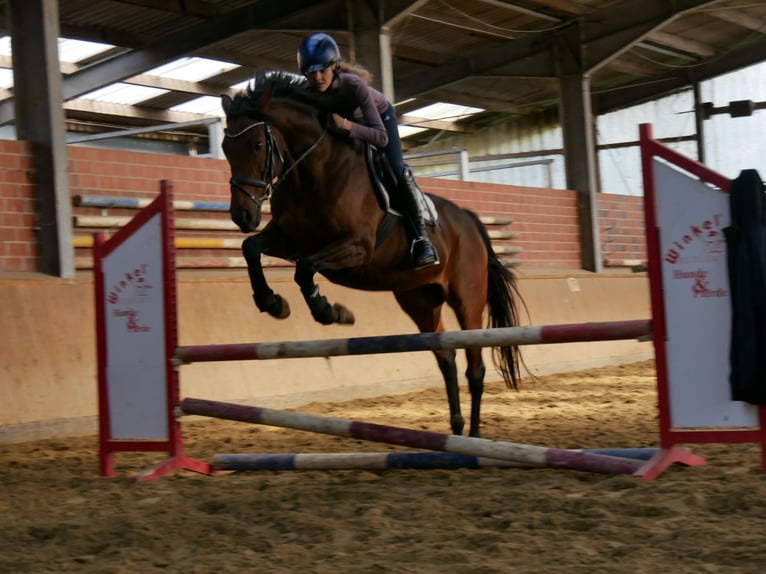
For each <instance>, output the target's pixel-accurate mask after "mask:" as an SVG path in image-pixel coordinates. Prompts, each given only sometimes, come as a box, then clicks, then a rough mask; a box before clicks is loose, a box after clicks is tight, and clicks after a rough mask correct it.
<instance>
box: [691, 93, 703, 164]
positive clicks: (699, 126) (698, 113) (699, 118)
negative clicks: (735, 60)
mask: <svg viewBox="0 0 766 574" xmlns="http://www.w3.org/2000/svg"><path fill="white" fill-rule="evenodd" d="M692 87H693V88H694V125H695V126H696V132H695V139H696V141H697V161H699V162H700V163H705V115H704V113H703V111H702V95H701V94H700V83H699V82H698V81H696V80H695V81H694V83H693V84H692Z"/></svg>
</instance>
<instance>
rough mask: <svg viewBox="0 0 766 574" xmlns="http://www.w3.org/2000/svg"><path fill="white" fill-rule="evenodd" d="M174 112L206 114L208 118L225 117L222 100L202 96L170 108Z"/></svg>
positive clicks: (215, 97) (216, 97)
mask: <svg viewBox="0 0 766 574" xmlns="http://www.w3.org/2000/svg"><path fill="white" fill-rule="evenodd" d="M170 110H171V111H174V112H186V113H190V114H204V115H206V116H223V115H224V114H223V108H222V107H221V98H220V97H218V96H202V97H200V98H195V99H193V100H190V101H188V102H184V103H183V104H178V105H177V106H173V107H172V108H170Z"/></svg>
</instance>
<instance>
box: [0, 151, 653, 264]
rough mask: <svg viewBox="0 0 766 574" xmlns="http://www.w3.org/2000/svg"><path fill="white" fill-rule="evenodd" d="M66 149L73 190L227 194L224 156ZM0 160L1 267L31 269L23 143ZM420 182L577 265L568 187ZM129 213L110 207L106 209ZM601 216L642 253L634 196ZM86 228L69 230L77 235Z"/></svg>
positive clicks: (615, 242)
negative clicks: (163, 185) (164, 187)
mask: <svg viewBox="0 0 766 574" xmlns="http://www.w3.org/2000/svg"><path fill="white" fill-rule="evenodd" d="M68 151H69V166H68V170H69V174H70V187H71V190H70V191H71V194H72V196H73V197H74V196H75V195H83V196H92V195H95V196H99V195H100V196H109V197H135V198H146V197H153V196H155V195H156V194H157V192H158V189H159V183H158V182H159V180H160V179H169V180H171V181H172V182H173V187H174V191H175V195H176V198H177V199H185V200H192V201H221V202H227V201H228V199H229V186H228V183H227V182H228V178H229V172H228V165H227V163H226V161H225V160H213V159H201V158H193V157H181V156H172V155H159V154H149V153H142V152H129V151H120V150H109V149H96V148H85V147H77V146H71V147H70V148H69V150H68ZM0 166H2V167H0V207H1V208H2V210H1V211H0V271H34V270H35V268H36V262H37V246H36V236H35V232H34V229H35V227H36V226H37V225H38V221H37V216H36V211H37V206H36V199H35V190H34V177H33V176H34V174H33V172H32V163H31V157H30V154H29V148H28V145H27V144H26V143H25V142H19V141H13V140H0ZM419 183H420V184H421V187H422V188H423V190H424V191H426V192H429V193H434V194H438V195H442V196H444V197H447V198H449V199H452V200H453V201H455V202H456V203H458V204H459V205H462V206H464V207H467V208H470V209H472V210H474V211H475V212H477V213H478V214H480V215H484V216H496V217H503V218H510V219H512V221H513V222H512V224H511V225H510V227H509V229H510V230H512V231H514V232H516V233H517V234H518V237H516V238H514V239H512V240H510V241H508V242H506V243H507V244H509V245H513V246H517V247H520V248H521V250H522V251H521V253H519V254H517V255H513V258H514V259H518V260H519V261H520V262H521V265H522V266H523V268H525V269H562V270H566V269H580V248H579V230H578V225H577V198H576V194H575V193H574V192H572V191H568V190H551V189H542V188H531V187H519V186H506V185H498V184H488V183H473V182H460V181H446V180H433V179H427V178H421V179H420V180H419ZM74 213H75V214H81V215H87V214H91V215H103V214H104V210H101V209H96V208H77V209H75V210H74ZM134 213H135V211H131V210H115V209H110V210H109V213H108V214H109V215H119V214H124V215H133V214H134ZM188 216H192V214H188ZM193 217H195V218H203V217H209V218H223V219H228V214H226V213H219V214H215V213H207V214H204V213H199V212H195V213H194V214H193ZM599 217H600V218H601V219H600V223H601V244H602V251H603V256H604V257H610V258H618V257H619V258H621V259H645V258H646V246H645V241H644V231H643V212H642V200H641V198H640V197H626V196H615V195H602V196H601V197H600V201H599ZM91 232H92V230H89V229H76V230H75V234H76V235H78V234H79V235H82V234H89V233H91ZM197 235H198V236H200V237H202V236H221V234H220V233H211V232H197ZM229 236H231V235H229ZM201 255H202V256H205V255H212V253H204V252H202V253H201Z"/></svg>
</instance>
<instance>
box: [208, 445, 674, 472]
mask: <svg viewBox="0 0 766 574" xmlns="http://www.w3.org/2000/svg"><path fill="white" fill-rule="evenodd" d="M577 450H579V451H582V452H591V453H594V454H603V455H607V456H617V457H621V458H634V459H638V460H649V459H650V458H652V456H654V454H655V453H656V452H657V451H658V450H659V449H657V448H614V449H612V448H603V449H601V448H585V449H577ZM212 468H213V470H231V471H251V470H386V469H402V470H434V469H443V470H444V469H448V470H453V469H458V468H468V469H479V468H530V465H529V464H524V463H521V462H511V461H509V460H498V459H495V458H485V457H481V456H471V455H468V454H454V453H451V452H325V453H290V454H279V453H278V454H241V453H222V454H216V455H214V456H213V463H212Z"/></svg>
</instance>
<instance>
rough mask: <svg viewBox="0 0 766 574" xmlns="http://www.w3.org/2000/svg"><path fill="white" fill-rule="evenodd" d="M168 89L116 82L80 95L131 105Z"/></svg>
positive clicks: (89, 98)
mask: <svg viewBox="0 0 766 574" xmlns="http://www.w3.org/2000/svg"><path fill="white" fill-rule="evenodd" d="M168 91H169V90H161V89H159V88H149V87H147V86H133V85H130V84H123V83H117V84H110V85H109V86H104V87H103V88H100V89H98V90H94V91H92V92H88V93H87V94H85V95H83V96H80V97H82V98H83V99H86V100H96V101H99V102H111V103H113V104H125V105H133V104H137V103H139V102H143V101H144V100H149V99H151V98H154V97H156V96H160V95H162V94H167V93H168Z"/></svg>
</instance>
